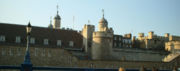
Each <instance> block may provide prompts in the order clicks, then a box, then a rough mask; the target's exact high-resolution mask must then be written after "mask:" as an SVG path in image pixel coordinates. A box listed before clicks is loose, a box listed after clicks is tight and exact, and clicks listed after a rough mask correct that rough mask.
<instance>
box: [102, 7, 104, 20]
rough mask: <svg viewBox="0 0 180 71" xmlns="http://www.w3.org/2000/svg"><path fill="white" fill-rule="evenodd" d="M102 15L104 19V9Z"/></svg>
mask: <svg viewBox="0 0 180 71" xmlns="http://www.w3.org/2000/svg"><path fill="white" fill-rule="evenodd" d="M102 13H103V18H104V9H102Z"/></svg>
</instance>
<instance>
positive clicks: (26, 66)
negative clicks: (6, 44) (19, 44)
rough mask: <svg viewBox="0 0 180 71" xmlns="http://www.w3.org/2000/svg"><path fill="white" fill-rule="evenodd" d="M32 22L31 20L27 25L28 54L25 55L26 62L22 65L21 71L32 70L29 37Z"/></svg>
mask: <svg viewBox="0 0 180 71" xmlns="http://www.w3.org/2000/svg"><path fill="white" fill-rule="evenodd" d="M31 29H32V27H31V24H30V22H29V23H28V25H27V26H26V32H27V47H26V54H25V57H24V63H23V64H22V65H21V67H22V68H21V71H32V63H31V59H30V52H29V39H30V33H31Z"/></svg>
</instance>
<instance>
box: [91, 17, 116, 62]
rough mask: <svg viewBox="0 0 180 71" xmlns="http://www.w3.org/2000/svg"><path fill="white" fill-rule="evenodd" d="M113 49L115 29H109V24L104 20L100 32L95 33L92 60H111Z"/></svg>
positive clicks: (100, 24)
mask: <svg viewBox="0 0 180 71" xmlns="http://www.w3.org/2000/svg"><path fill="white" fill-rule="evenodd" d="M112 47H113V29H112V28H108V22H107V20H106V19H105V18H104V14H103V18H102V19H101V20H100V21H99V27H98V31H96V32H93V45H92V52H91V54H92V59H94V60H102V59H103V60H108V59H110V58H111V56H112V55H111V52H112Z"/></svg>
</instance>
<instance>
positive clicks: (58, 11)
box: [57, 4, 59, 15]
mask: <svg viewBox="0 0 180 71" xmlns="http://www.w3.org/2000/svg"><path fill="white" fill-rule="evenodd" d="M58 8H59V6H58V4H57V15H58V13H59V11H58Z"/></svg>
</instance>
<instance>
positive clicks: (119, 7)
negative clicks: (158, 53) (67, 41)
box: [0, 0, 180, 36]
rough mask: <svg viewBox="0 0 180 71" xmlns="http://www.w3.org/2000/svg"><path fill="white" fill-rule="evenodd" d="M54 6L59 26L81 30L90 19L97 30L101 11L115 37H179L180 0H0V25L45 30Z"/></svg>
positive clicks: (53, 14)
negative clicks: (20, 25)
mask: <svg viewBox="0 0 180 71" xmlns="http://www.w3.org/2000/svg"><path fill="white" fill-rule="evenodd" d="M57 4H58V5H59V14H60V16H61V18H62V27H66V28H73V26H74V29H76V30H82V28H83V26H84V24H88V20H90V24H92V25H95V27H96V30H97V26H98V22H99V20H100V19H101V17H102V9H104V10H105V18H106V19H107V20H108V22H109V24H108V25H109V27H113V29H114V33H115V34H120V35H124V34H126V33H132V34H133V36H137V35H138V33H140V32H143V33H145V34H146V35H147V33H148V32H149V31H154V32H155V34H157V35H164V33H170V34H172V35H180V32H179V30H180V0H0V22H3V23H12V24H23V25H27V23H28V22H29V21H31V24H32V25H34V26H41V27H47V26H48V25H49V23H50V17H51V16H52V17H54V16H55V15H56V11H57V9H56V5H57ZM73 16H75V22H74V24H73Z"/></svg>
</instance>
